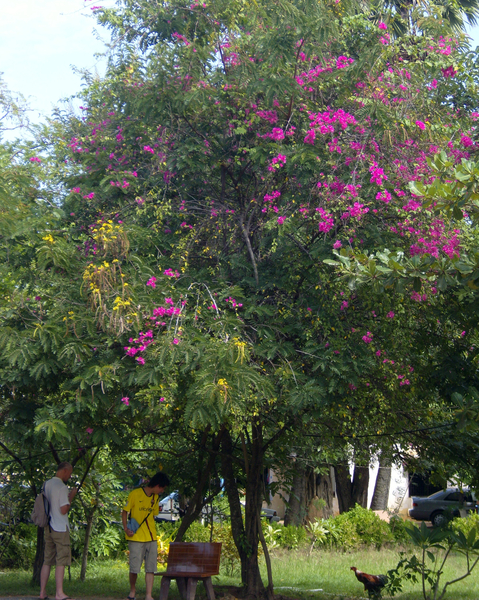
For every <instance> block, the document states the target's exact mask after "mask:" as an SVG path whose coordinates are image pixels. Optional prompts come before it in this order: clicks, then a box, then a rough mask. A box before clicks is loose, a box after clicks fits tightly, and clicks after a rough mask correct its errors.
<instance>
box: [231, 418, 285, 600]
mask: <svg viewBox="0 0 479 600" xmlns="http://www.w3.org/2000/svg"><path fill="white" fill-rule="evenodd" d="M221 449H222V455H221V458H222V463H221V471H222V475H223V478H224V482H225V490H226V495H227V497H228V502H229V506H230V512H231V531H232V535H233V539H234V542H235V545H236V548H237V550H238V554H239V557H240V560H241V582H242V584H243V588H244V591H243V594H244V596H245V597H246V598H251V599H255V600H257V599H258V598H261V597H263V598H264V597H266V598H267V599H268V600H272V599H273V597H274V594H273V584H272V580H271V579H270V576H269V577H268V578H269V584H268V586H267V588H266V589H265V587H264V584H263V581H262V579H261V575H260V571H259V563H258V546H259V541H260V539H261V532H260V528H261V516H260V515H261V506H262V503H263V502H262V501H263V486H262V481H263V478H262V476H263V435H262V427H261V424H260V423H259V422H258V421H257V420H255V421H253V423H252V427H251V442H250V453H247V452H246V444H245V443H244V446H243V450H244V454H243V456H244V459H245V471H246V504H245V520H244V523H243V517H242V514H241V504H240V502H239V496H238V485H237V481H236V478H235V474H234V469H233V451H234V449H233V443H232V439H231V435H230V432H229V431H227V432H226V433H225V435H224V437H223V440H222V447H221ZM266 551H267V549H266ZM266 556H267V555H266Z"/></svg>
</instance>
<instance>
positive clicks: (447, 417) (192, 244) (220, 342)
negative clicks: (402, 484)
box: [3, 0, 477, 597]
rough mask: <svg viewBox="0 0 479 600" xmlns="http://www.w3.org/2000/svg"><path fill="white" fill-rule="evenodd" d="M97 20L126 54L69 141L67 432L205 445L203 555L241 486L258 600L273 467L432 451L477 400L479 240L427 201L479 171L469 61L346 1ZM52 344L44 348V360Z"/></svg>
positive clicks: (54, 281) (237, 5)
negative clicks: (476, 271) (220, 485)
mask: <svg viewBox="0 0 479 600" xmlns="http://www.w3.org/2000/svg"><path fill="white" fill-rule="evenodd" d="M97 14H98V18H99V20H100V22H101V23H102V24H103V25H106V26H107V27H109V28H110V29H111V30H112V32H113V36H114V39H115V44H116V45H115V48H116V51H117V53H116V55H115V56H114V58H113V57H112V60H111V65H110V69H109V72H108V73H107V76H106V78H105V79H104V80H94V81H91V82H90V84H89V85H88V87H87V88H86V90H85V92H84V93H83V94H82V100H83V106H82V116H81V117H76V116H74V115H67V116H66V117H64V118H63V119H59V121H57V122H54V123H52V124H51V129H50V135H51V144H52V146H51V148H52V152H53V153H54V154H55V157H56V159H57V163H58V165H61V170H59V171H58V173H59V174H58V180H59V181H60V182H61V183H62V185H64V186H65V187H66V188H67V190H68V191H67V194H66V197H65V198H64V199H62V202H61V207H62V210H63V214H62V215H61V216H59V217H57V220H56V221H55V224H54V226H53V225H52V226H51V227H50V229H49V231H48V232H46V231H45V235H44V236H43V237H42V244H41V245H40V244H39V245H38V247H36V252H37V255H38V265H39V268H41V269H42V273H43V274H44V276H45V278H46V281H48V282H49V284H48V285H51V286H53V285H54V286H55V289H56V294H57V295H58V297H60V296H61V298H62V301H61V302H59V301H57V302H55V303H51V304H50V305H49V308H48V311H45V313H44V314H43V313H42V319H44V320H45V322H46V323H48V324H49V325H51V327H52V332H53V331H54V332H55V339H61V349H57V348H56V347H55V352H54V353H53V356H52V358H51V360H53V361H55V368H58V369H61V370H62V372H64V373H68V374H70V373H71V377H68V380H67V381H65V382H64V383H63V387H62V390H61V391H62V394H63V395H61V394H60V395H59V397H61V398H62V401H61V402H60V401H59V406H60V407H63V409H64V414H63V416H62V415H61V414H60V416H56V418H57V419H60V420H61V419H62V418H67V416H68V415H70V414H72V413H73V412H74V411H77V413H75V414H79V413H81V414H83V415H84V414H85V413H86V411H87V407H89V410H97V412H96V413H95V412H94V413H93V414H98V415H101V416H102V419H101V420H100V419H98V420H97V421H96V422H95V423H93V422H92V421H91V420H90V421H88V423H86V421H85V424H86V426H87V427H88V428H89V429H91V430H93V431H92V432H91V433H89V434H88V435H91V440H92V442H94V443H98V442H100V441H101V440H102V439H105V440H109V439H113V438H114V439H117V438H116V437H115V436H114V435H113V433H115V432H113V431H112V429H113V427H112V425H111V424H114V426H115V427H121V426H122V425H123V426H125V427H128V428H129V429H128V431H129V432H131V434H132V435H134V436H139V437H143V439H150V438H148V436H149V435H151V434H152V433H153V432H155V431H156V430H157V428H161V430H162V431H175V432H178V431H181V435H182V436H183V437H184V438H185V439H188V440H194V443H193V442H192V447H194V448H195V452H194V454H192V455H191V460H192V461H193V460H195V461H197V462H195V465H196V466H197V467H198V468H197V471H198V473H199V475H198V485H197V490H196V492H195V493H194V494H193V496H192V501H191V502H190V506H189V509H188V512H187V514H186V517H185V520H184V521H183V525H182V529H180V536H181V535H182V533H183V532H184V529H185V528H186V526H187V525H188V523H189V522H191V521H192V520H193V519H194V518H195V517H196V516H197V515H198V514H199V511H200V510H201V502H202V500H203V497H204V495H203V492H204V490H205V489H206V487H207V483H208V478H209V477H210V475H211V476H212V474H213V473H215V472H221V476H222V477H223V479H224V481H225V491H226V494H227V496H228V499H229V502H230V508H231V515H232V525H233V536H234V539H235V542H236V545H237V547H238V551H239V554H240V557H241V564H242V569H241V575H242V581H243V584H244V586H245V590H246V593H247V595H248V596H251V597H258V596H259V595H261V594H263V593H265V590H264V589H263V583H262V581H261V578H260V576H259V567H258V551H257V550H258V546H259V545H260V544H261V543H262V541H263V540H262V529H261V526H260V508H261V503H262V500H263V498H264V496H265V493H264V491H265V490H264V478H263V472H264V467H265V466H267V467H270V466H274V467H275V468H276V469H277V470H278V471H279V470H280V469H281V464H284V463H286V462H287V461H288V460H290V458H291V454H292V453H294V454H295V456H298V457H299V460H298V463H297V465H298V468H299V465H300V462H301V460H302V459H304V458H305V457H304V449H305V448H306V447H307V448H308V451H309V448H310V446H309V445H308V444H306V443H305V442H303V440H299V438H301V437H302V435H303V436H304V437H305V436H306V434H307V435H308V436H311V438H312V439H318V440H320V441H319V442H318V444H317V446H316V447H318V446H321V448H322V455H321V457H320V459H319V460H320V461H322V462H325V461H326V462H332V461H333V459H334V457H335V458H336V460H337V462H338V466H339V467H340V466H343V467H344V465H345V464H347V460H348V458H349V457H350V455H351V454H353V455H354V456H353V458H355V459H356V460H357V461H358V462H359V464H361V465H364V464H365V461H369V460H370V458H371V453H372V452H373V451H376V450H378V449H385V450H388V451H390V452H392V453H393V454H394V456H395V457H397V456H398V453H399V452H400V448H399V445H398V447H397V448H396V449H395V450H394V449H393V450H391V448H392V447H393V445H394V442H397V441H398V440H399V441H401V443H412V444H414V445H415V446H416V447H417V448H418V450H421V448H422V447H424V444H425V443H426V442H425V440H428V439H429V437H431V436H430V435H429V433H428V432H431V431H432V432H437V427H438V426H439V425H438V424H440V426H441V427H443V426H444V423H445V421H446V422H447V423H452V422H453V420H454V414H453V408H452V405H451V403H450V394H451V393H453V392H456V391H458V390H461V389H463V388H464V387H467V386H468V385H470V384H471V383H474V382H475V377H476V375H475V367H474V360H475V356H476V350H475V344H474V336H475V331H476V328H477V321H476V317H475V315H474V314H473V312H468V311H467V310H463V308H464V307H463V306H462V304H461V301H460V299H459V300H458V297H457V295H455V292H454V289H453V287H452V286H450V289H449V288H448V285H449V280H447V277H451V275H450V271H449V270H450V268H454V269H455V270H456V272H461V267H460V264H461V263H460V261H461V260H462V257H463V256H464V254H465V253H466V254H467V255H472V253H473V251H474V248H475V247H476V235H475V231H474V228H473V227H472V225H471V222H470V220H468V218H467V217H466V218H465V219H463V218H461V219H459V218H458V216H457V211H456V215H454V212H452V213H451V212H450V211H449V212H448V210H447V208H446V207H443V206H441V205H440V204H437V203H436V202H435V201H433V200H432V201H430V202H429V200H428V201H424V200H423V199H422V196H421V193H422V191H423V190H426V189H429V188H427V186H430V185H433V184H434V177H435V175H434V174H435V167H434V165H435V164H437V161H438V160H439V159H438V158H437V156H438V154H439V156H442V155H441V154H440V152H443V153H444V161H446V162H447V161H449V162H450V163H451V168H456V169H460V165H462V164H463V163H462V160H463V159H465V160H469V159H470V158H471V152H473V151H474V149H475V147H476V142H475V141H474V139H475V137H474V127H475V121H474V119H475V118H476V116H477V115H476V114H475V110H474V108H475V107H473V106H471V105H470V101H468V102H466V99H467V98H470V96H471V93H472V91H471V90H472V89H473V82H472V83H471V81H469V79H468V77H469V76H470V75H471V73H472V70H470V71H469V72H468V73H466V72H465V65H467V64H468V63H467V60H469V59H468V58H467V56H468V55H467V45H466V43H465V40H464V37H463V36H462V35H461V34H457V35H456V34H454V35H453V34H452V33H451V31H450V29H448V26H447V24H445V23H443V22H442V21H440V20H438V19H436V18H435V16H434V15H429V16H427V18H425V19H424V21H423V22H422V25H421V27H422V31H421V35H418V36H416V35H413V34H411V35H410V36H408V37H395V35H392V34H390V33H389V32H390V21H389V19H390V18H391V19H392V18H393V17H392V16H388V15H387V14H385V15H383V16H382V17H381V19H380V20H378V19H377V18H376V17H374V15H367V14H363V13H356V12H355V11H354V10H352V9H351V10H349V8H348V7H347V6H344V5H343V3H341V2H331V3H309V2H281V6H276V5H274V6H273V5H270V4H261V3H260V4H259V5H255V6H252V5H250V4H248V3H243V2H239V1H238V2H231V1H226V0H224V1H218V2H215V4H214V6H213V5H209V4H206V3H205V4H203V3H192V4H189V3H182V2H173V3H168V4H162V5H158V4H153V3H151V2H146V1H139V2H135V3H132V2H124V3H122V4H121V5H120V6H119V7H118V8H116V9H111V10H106V9H105V10H101V11H98V13H97ZM461 86H462V88H461ZM458 89H462V91H461V93H460V94H459V93H458V91H457V90H458ZM453 90H454V93H455V94H456V96H455V99H451V100H448V98H449V97H450V96H451V94H452V91H453ZM468 94H469V96H468ZM458 98H463V99H464V102H463V103H462V106H459V105H456V104H455V101H457V100H458ZM441 160H443V159H441ZM38 166H39V165H38ZM421 186H423V187H421ZM418 192H419V193H418ZM462 216H463V215H461V217H462ZM434 261H435V262H436V263H438V264H440V265H443V267H441V268H444V277H446V283H448V285H446V286H443V284H442V280H441V274H442V273H439V274H438V273H437V272H436V271H435V268H436V267H433V266H431V265H432V263H433V262H434ZM426 266H427V267H428V268H426ZM360 283H363V285H358V284H360ZM40 284H42V285H46V284H45V282H38V285H40ZM47 287H48V286H47ZM452 302H454V305H452ZM448 303H449V304H448ZM458 304H459V305H460V306H461V310H457V306H458ZM452 306H454V308H452ZM449 307H451V308H449ZM9 319H10V320H9ZM12 319H13V316H12V315H10V316H8V318H6V320H5V323H6V324H7V325H8V326H10V327H11V328H12V330H13V329H14V327H13V325H14V323H13V321H12ZM42 323H43V321H42ZM37 327H38V324H37V323H35V322H34V321H29V322H28V324H27V325H26V326H25V331H24V332H22V336H24V338H25V339H27V338H28V340H29V342H30V343H31V344H32V347H35V348H38V351H39V352H40V351H41V350H40V343H39V341H37V340H38V335H39V334H37V339H35V336H34V335H33V332H34V331H36V328H37ZM60 331H61V335H60ZM463 332H464V335H463ZM4 334H5V335H6V336H7V337H8V336H11V335H12V334H11V331H8V332H7V327H6V326H5V328H4ZM41 335H42V341H43V343H44V344H46V343H47V342H46V341H44V340H47V341H48V340H49V339H50V336H52V335H53V333H50V331H49V330H48V328H47V327H44V326H43V325H42V328H41ZM22 339H23V338H22ZM456 355H457V356H459V357H460V368H459V370H458V371H457V372H459V373H460V375H459V376H457V372H456V370H455V366H453V365H452V363H453V361H452V357H456ZM3 360H4V361H5V364H6V365H7V364H8V361H9V360H11V359H10V358H9V356H8V355H6V356H5V357H4V358H3ZM12 360H13V359H12ZM456 366H457V365H456ZM5 368H6V367H5ZM453 371H454V372H453ZM426 375H427V377H426ZM453 375H454V376H453ZM65 398H68V402H67V401H66V400H65ZM92 407H93V408H92ZM57 412H61V411H60V408H58V407H57ZM105 412H106V414H108V415H110V416H111V423H108V422H107V421H108V419H105V418H104V415H105ZM42 415H43V416H42V418H43V421H42V422H44V423H47V422H48V419H49V418H50V417H49V416H48V414H46V411H44V412H43V413H42ZM411 423H414V427H412V426H411ZM108 436H110V437H108ZM428 436H429V437H428ZM198 440H201V441H202V443H203V444H204V443H206V442H207V443H208V451H207V452H206V453H205V451H204V450H203V449H202V448H201V444H200V442H199V441H198ZM120 442H121V439H120ZM105 443H106V442H105ZM431 444H432V442H431ZM183 450H184V448H183V446H182V451H183ZM205 454H206V458H205V457H204V455H205ZM193 456H194V458H193ZM201 461H203V462H201ZM285 470H287V469H285ZM346 470H347V471H348V473H349V470H348V469H344V468H343V473H342V475H344V477H345V473H344V471H346ZM287 476H291V471H289V473H288V474H287ZM343 479H344V478H343ZM238 482H241V486H242V488H243V489H244V491H245V498H246V512H245V521H244V523H243V518H242V515H241V505H240V498H239V495H238ZM349 483H350V482H349ZM347 484H348V482H347V481H345V485H344V489H346V488H347V487H348V485H347ZM363 492H364V486H363V489H362V490H360V494H361V495H362V496H363V495H364V494H363ZM358 494H359V491H358ZM354 499H358V497H356V498H354V495H352V496H351V498H350V500H349V501H345V505H344V509H345V510H347V509H348V508H349V507H350V502H351V501H354ZM348 502H349V504H348ZM265 554H266V555H267V551H265ZM266 594H267V595H268V596H271V594H272V581H271V580H270V581H269V585H268V587H267V590H266Z"/></svg>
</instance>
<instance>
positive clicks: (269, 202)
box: [262, 190, 281, 213]
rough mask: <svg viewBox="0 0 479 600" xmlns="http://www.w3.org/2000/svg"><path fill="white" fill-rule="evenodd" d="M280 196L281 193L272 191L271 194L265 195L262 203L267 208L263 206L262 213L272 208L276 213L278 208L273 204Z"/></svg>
mask: <svg viewBox="0 0 479 600" xmlns="http://www.w3.org/2000/svg"><path fill="white" fill-rule="evenodd" d="M280 196H281V192H280V191H278V190H274V191H273V192H271V194H265V195H264V200H263V201H264V202H265V204H267V206H265V207H264V208H263V209H262V212H264V213H265V212H267V211H268V208H272V209H273V210H274V212H278V207H277V206H275V205H274V204H273V203H274V201H275V200H276V198H279V197H280Z"/></svg>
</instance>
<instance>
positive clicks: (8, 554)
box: [0, 523, 37, 569]
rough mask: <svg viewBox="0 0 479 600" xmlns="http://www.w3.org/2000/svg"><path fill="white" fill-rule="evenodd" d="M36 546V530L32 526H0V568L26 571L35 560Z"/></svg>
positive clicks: (22, 524)
mask: <svg viewBox="0 0 479 600" xmlns="http://www.w3.org/2000/svg"><path fill="white" fill-rule="evenodd" d="M36 545H37V528H36V527H35V526H34V525H26V524H25V523H18V524H16V525H15V526H14V527H5V526H3V525H0V568H2V569H28V568H29V567H30V565H31V564H32V562H33V559H34V558H35V550H36Z"/></svg>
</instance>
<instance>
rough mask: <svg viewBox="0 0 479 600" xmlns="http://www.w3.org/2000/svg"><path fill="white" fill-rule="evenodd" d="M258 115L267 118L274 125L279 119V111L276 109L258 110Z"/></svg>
mask: <svg viewBox="0 0 479 600" xmlns="http://www.w3.org/2000/svg"><path fill="white" fill-rule="evenodd" d="M256 114H257V115H258V117H261V118H262V119H266V121H268V123H271V124H272V125H274V124H275V123H276V122H277V120H278V113H277V112H276V111H275V110H258V111H256Z"/></svg>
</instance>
